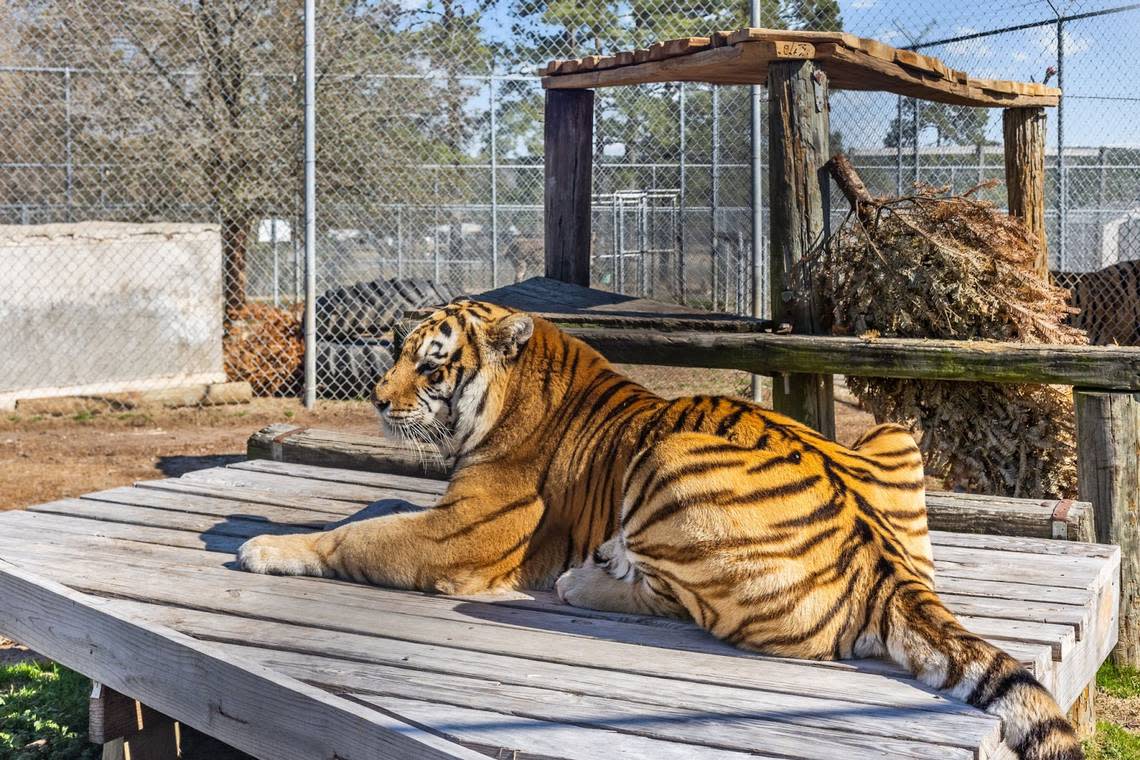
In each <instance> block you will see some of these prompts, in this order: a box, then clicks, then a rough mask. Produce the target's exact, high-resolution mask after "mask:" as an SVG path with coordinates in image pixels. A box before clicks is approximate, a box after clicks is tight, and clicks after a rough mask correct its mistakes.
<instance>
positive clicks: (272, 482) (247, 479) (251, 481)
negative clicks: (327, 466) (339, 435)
mask: <svg viewBox="0 0 1140 760" xmlns="http://www.w3.org/2000/svg"><path fill="white" fill-rule="evenodd" d="M388 477H392V478H397V477H400V476H398V475H391V476H388ZM178 480H179V481H180V482H182V483H205V484H208V485H212V486H216V487H222V488H226V489H233V490H235V491H238V492H240V491H242V490H244V489H255V490H261V491H268V492H270V493H281V494H285V495H289V496H301V497H310V496H312V497H318V498H325V499H330V500H333V501H350V502H356V503H360V502H363V503H369V502H373V501H380V500H382V499H402V500H404V501H409V502H411V503H412V504H419V505H422V506H431V505H433V504H435V502H436V501H437V500H438V498H439V493H424V492H423V491H420V490H416V491H412V490H405V489H403V488H398V487H394V486H383V487H378V486H369V485H361V484H359V483H345V482H336V481H332V480H311V479H308V478H295V477H292V476H290V475H281V474H278V473H274V472H257V471H255V470H238V469H230V468H228V467H217V468H212V469H209V470H195V471H194V472H188V473H186V474H185V475H183V476H182V477H181V478H178Z"/></svg>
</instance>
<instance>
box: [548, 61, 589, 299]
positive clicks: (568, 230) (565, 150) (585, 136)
mask: <svg viewBox="0 0 1140 760" xmlns="http://www.w3.org/2000/svg"><path fill="white" fill-rule="evenodd" d="M602 73H604V72H602ZM544 119H545V131H544V141H545V155H546V164H545V166H546V168H545V184H544V190H543V195H544V198H545V200H544V203H545V216H544V225H545V227H544V229H545V233H544V234H545V241H546V276H547V277H553V278H554V279H557V280H562V281H564V282H572V283H576V284H578V285H589V284H590V246H591V243H592V241H591V236H590V193H591V190H590V188H591V183H592V182H593V158H594V93H593V91H592V90H566V91H549V92H547V93H546V112H545V116H544Z"/></svg>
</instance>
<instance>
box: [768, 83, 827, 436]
mask: <svg viewBox="0 0 1140 760" xmlns="http://www.w3.org/2000/svg"><path fill="white" fill-rule="evenodd" d="M768 97H769V103H768V135H769V141H768V149H769V155H770V157H771V158H770V162H769V167H768V183H769V184H768V198H769V202H770V203H771V212H770V213H771V215H772V216H771V233H770V238H771V243H770V244H771V251H770V254H769V255H770V261H769V267H768V271H769V277H770V280H771V289H772V292H771V304H772V316H773V318H775V319H784V320H787V321H790V322H791V323H792V327H793V330H794V331H795V332H796V333H798V334H801V335H811V334H818V333H821V332H823V327H822V317H823V314H822V311H823V306H822V303H821V302H820V299H819V298H818V297H817V294H816V293H815V287H814V284H813V283H811V282H810V278H804V279H805V280H806V282H804V285H803V287H797V285H796V281H797V279H799V278H798V277H797V276H796V275H797V273H796V272H795V269H796V268H797V267H798V266H799V264H800V262H801V261H802V260H803V259H804V258H806V257H808V256H810V255H811V254H812V252H813V251H815V250H816V249H817V248H818V247H819V246H820V245H821V244H822V243H823V242H824V240H825V239H826V237H827V234H828V226H829V225H828V222H829V220H828V214H827V209H828V203H827V195H828V192H829V182H830V180H829V179H828V175H827V173H826V171H824V168H823V167H824V164H826V163H827V160H828V157H829V156H828V153H829V151H828V129H829V126H830V125H829V121H830V120H829V113H828V103H827V75H826V74H824V72H823V70H822V69H817V68H816V66H815V64H814V63H813V62H812V61H788V62H780V63H775V62H773V63H772V64H771V65H769V67H768ZM772 407H773V408H774V409H775V410H776V411H778V412H782V413H783V414H787V415H788V416H790V417H794V418H795V419H797V420H799V421H800V422H803V423H804V424H806V425H810V426H811V427H813V428H815V429H816V430H818V431H819V432H821V433H823V434H824V435H826V436H829V437H834V435H835V391H834V387H833V378H832V376H831V375H785V376H784V377H783V378H780V377H777V378H775V379H774V381H773V383H772Z"/></svg>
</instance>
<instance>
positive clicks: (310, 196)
mask: <svg viewBox="0 0 1140 760" xmlns="http://www.w3.org/2000/svg"><path fill="white" fill-rule="evenodd" d="M316 14H317V10H316V0H305V328H304V329H305V407H306V408H308V409H312V408H313V407H314V406H315V405H316V403H317V310H316V298H317V117H316V96H317V71H316V69H317V31H316V29H317V27H316Z"/></svg>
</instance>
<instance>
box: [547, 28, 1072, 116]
mask: <svg viewBox="0 0 1140 760" xmlns="http://www.w3.org/2000/svg"><path fill="white" fill-rule="evenodd" d="M789 60H814V61H818V62H820V64H821V65H822V67H823V69H824V70H825V71H826V72H827V76H828V79H829V80H830V86H831V88H832V89H836V90H877V91H882V92H894V93H897V94H899V95H906V96H908V97H917V98H922V99H924V100H934V101H939V102H942V103H951V104H954V105H967V106H981V107H1000V108H1020V107H1027V106H1056V105H1057V103H1058V99H1059V98H1060V95H1061V91H1060V90H1059V89H1057V88H1055V87H1047V86H1045V85H1043V84H1037V83H1034V82H1013V81H1007V80H999V79H984V78H981V77H972V76H970V75H968V74H966V73H965V72H963V71H957V70H955V69H952V68H950V67H949V66H947V65H946V64H944V63H942V61H940V60H938V59H937V58H933V57H931V56H927V55H922V54H921V53H916V52H914V51H912V50H904V49H900V48H895V47H892V46H890V45H887V44H885V43H882V42H879V41H877V40H871V39H865V38H862V37H856V36H855V35H853V34H847V33H845V32H806V31H797V30H793V29H754V28H753V29H739V30H737V31H733V32H714V33H712V34H710V35H708V36H707V37H685V38H683V39H678V40H669V41H667V42H659V43H656V44H654V45H652V46H650V47H648V48H644V49H640V50H631V51H626V52H621V53H616V54H614V55H604V56H602V55H592V56H586V57H584V58H575V59H571V60H558V61H551V62H550V63H549V64H548V65H546V66H545V67H543V68H542V69H541V70H540V71H539V74H540V75H541V76H542V77H543V79H542V86H543V87H545V88H547V89H588V88H594V87H612V86H618V85H632V84H645V83H649V82H710V83H713V84H761V85H762V84H766V83H767V81H768V65H769V64H770V63H772V62H775V61H789Z"/></svg>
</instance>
